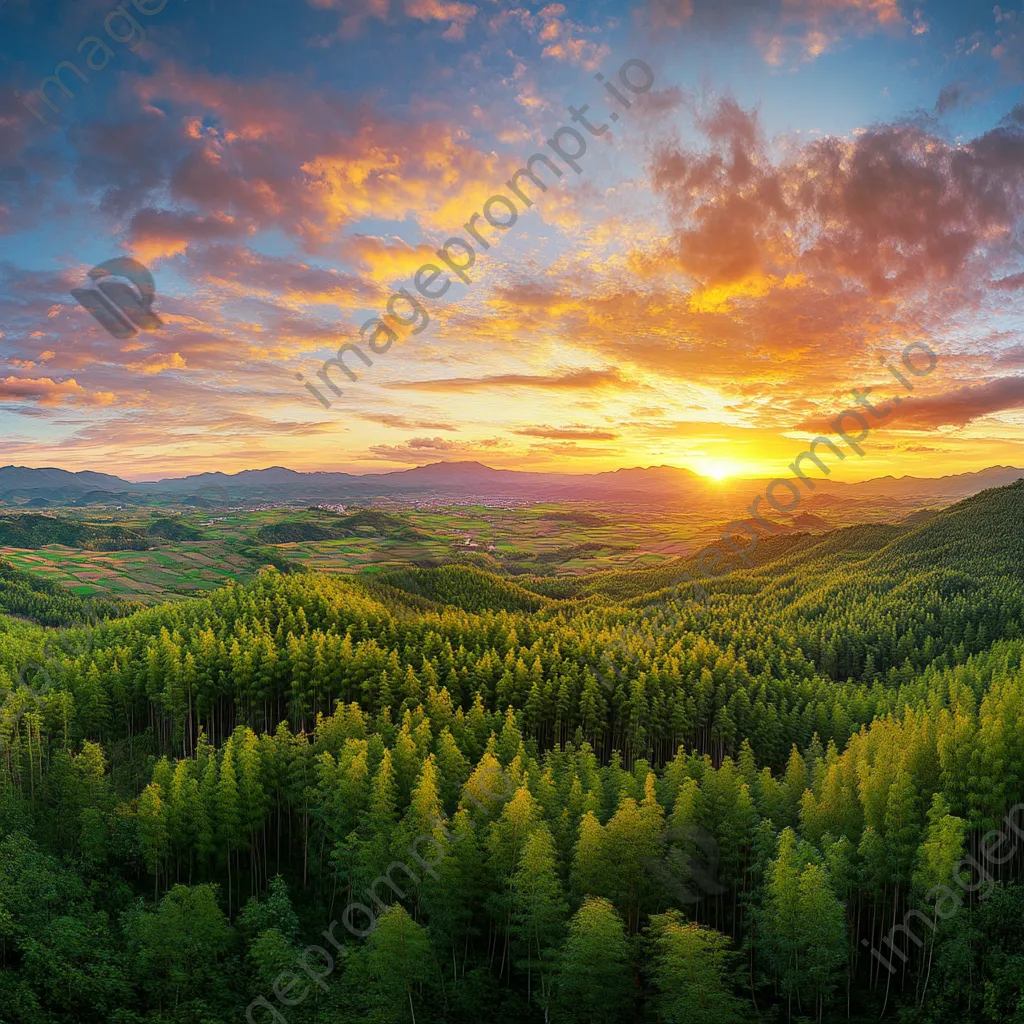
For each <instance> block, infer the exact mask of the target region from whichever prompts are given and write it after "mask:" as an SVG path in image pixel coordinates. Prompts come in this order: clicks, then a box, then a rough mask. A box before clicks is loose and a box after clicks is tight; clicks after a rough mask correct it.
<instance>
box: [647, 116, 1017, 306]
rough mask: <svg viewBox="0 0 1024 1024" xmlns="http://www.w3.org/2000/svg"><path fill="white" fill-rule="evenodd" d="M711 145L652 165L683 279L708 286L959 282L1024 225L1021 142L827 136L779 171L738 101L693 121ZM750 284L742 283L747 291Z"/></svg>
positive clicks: (900, 287)
mask: <svg viewBox="0 0 1024 1024" xmlns="http://www.w3.org/2000/svg"><path fill="white" fill-rule="evenodd" d="M696 120H697V126H698V128H699V129H700V130H701V131H702V133H703V134H704V136H705V137H706V139H707V140H708V143H709V145H708V146H707V148H705V149H704V150H698V149H696V148H694V147H682V146H679V145H677V144H671V145H667V146H661V147H660V148H657V149H656V150H655V152H654V154H653V160H652V168H651V170H652V179H653V184H654V188H655V190H656V191H657V192H658V193H660V194H661V195H663V196H664V197H665V198H666V200H667V202H668V206H669V210H670V213H671V215H672V217H673V221H674V223H675V225H676V232H675V245H676V259H677V261H678V265H679V268H680V269H681V270H682V271H683V272H684V273H686V274H687V275H689V276H690V277H691V278H693V279H694V280H695V281H697V282H699V283H700V284H701V285H703V286H705V287H708V288H714V287H737V286H743V287H749V286H750V285H749V283H750V282H751V281H752V280H753V281H758V280H760V281H767V280H771V279H774V280H775V281H785V280H787V279H792V278H793V275H803V276H804V278H805V279H806V280H809V281H815V280H817V281H820V282H822V283H824V281H825V280H827V279H831V281H832V282H833V284H839V285H842V284H844V283H846V282H850V281H856V282H858V283H859V284H860V285H862V286H863V287H865V288H867V289H868V290H869V291H870V292H871V293H872V294H873V295H875V296H876V297H883V296H887V295H893V294H898V293H901V292H907V291H911V290H916V289H920V288H922V287H927V286H931V285H939V284H941V283H943V282H948V281H951V280H952V279H953V278H954V276H956V275H959V274H961V273H962V272H963V271H964V270H965V269H967V267H968V264H969V262H970V261H971V259H972V258H973V257H976V256H978V255H980V254H981V253H982V251H983V250H984V248H985V247H986V246H987V245H988V244H989V243H990V242H991V241H992V240H993V239H997V238H1000V237H1005V236H1007V235H1008V234H1009V233H1010V232H1011V230H1012V229H1013V227H1014V225H1015V224H1016V222H1017V220H1018V218H1019V217H1021V215H1022V214H1024V132H1022V131H1021V130H1019V129H1018V128H1016V127H1014V128H1010V127H1000V128H996V129H994V130H992V131H990V132H988V133H986V134H984V135H982V136H979V137H978V138H976V139H973V140H970V141H967V142H964V143H961V144H959V145H956V144H952V143H948V142H946V141H945V140H943V139H942V138H940V137H939V136H937V135H934V134H931V133H929V132H928V131H926V130H925V129H923V128H921V127H918V126H915V125H906V124H896V125H879V126H876V127H874V128H871V129H869V130H868V131H866V132H865V133H864V134H862V135H860V136H859V137H858V138H856V139H854V140H852V141H851V140H847V139H840V138H825V139H821V140H818V141H815V142H812V143H811V144H809V145H807V146H805V147H802V148H800V149H799V150H797V151H795V152H791V153H790V154H789V155H787V156H786V157H784V158H783V159H782V160H779V161H777V162H776V161H773V160H772V158H771V155H770V153H769V150H768V146H767V143H766V141H765V139H764V138H763V135H762V132H761V129H760V125H759V123H758V119H757V117H756V115H755V114H754V113H752V112H748V111H744V110H742V109H741V108H740V107H739V105H738V104H737V103H736V102H735V101H734V100H731V99H723V100H721V101H719V102H718V103H717V104H716V105H715V106H713V107H712V108H711V109H710V110H709V111H707V112H701V113H698V115H697V119H696ZM744 282H746V284H744Z"/></svg>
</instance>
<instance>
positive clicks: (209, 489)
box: [0, 462, 1024, 508]
mask: <svg viewBox="0 0 1024 1024" xmlns="http://www.w3.org/2000/svg"><path fill="white" fill-rule="evenodd" d="M1022 477H1024V470H1022V469H1016V468H1013V467H1010V466H992V467H989V468H988V469H983V470H980V471H978V472H973V473H960V474H956V475H951V476H943V477H938V478H923V477H910V476H905V477H899V478H897V477H892V476H885V477H878V478H876V479H872V480H864V481H858V482H856V483H843V482H838V481H831V480H828V479H814V480H813V481H812V482H813V483H814V490H813V494H812V495H811V499H810V504H811V505H812V506H814V507H821V508H825V507H828V506H829V505H834V504H835V503H836V502H838V501H843V500H853V501H859V500H865V499H867V500H870V499H872V498H881V499H885V500H887V501H894V502H901V501H911V502H921V503H943V502H949V501H956V500H959V499H962V498H965V497H969V496H970V495H973V494H976V493H978V492H979V491H982V490H985V489H986V488H990V487H1000V486H1003V485H1005V484H1009V483H1013V482H1014V481H1016V480H1018V479H1020V478H1022ZM768 483H769V480H768V479H763V480H758V479H751V478H742V479H733V480H728V481H724V482H715V481H712V480H709V479H707V478H705V477H701V476H698V475H697V474H695V473H692V472H690V471H689V470H686V469H678V468H675V467H672V466H651V467H648V468H640V467H637V468H631V469H618V470H614V471H611V472H603V473H586V474H569V473H541V472H524V471H520V470H511V469H494V468H493V467H491V466H485V465H483V464H482V463H479V462H436V463H432V464H430V465H426V466H417V467H416V468H414V469H408V470H398V471H392V472H388V473H367V474H364V475H357V474H352V473H328V472H315V473H300V472H297V471H296V470H292V469H285V468H283V467H280V466H273V467H270V468H268V469H249V470H243V471H242V472H240V473H233V474H227V473H201V474H197V475H192V476H186V477H169V478H166V479H162V480H156V481H144V482H129V481H127V480H124V479H122V478H120V477H117V476H112V475H110V474H107V473H96V472H92V471H90V470H84V471H81V472H70V471H68V470H63V469H57V468H52V467H51V468H42V469H31V468H27V467H24V466H4V467H2V468H0V502H3V503H5V504H8V505H21V504H31V505H33V506H36V507H40V506H44V505H50V504H60V505H86V504H126V503H143V504H145V503H148V502H151V501H161V500H176V501H180V502H182V503H185V504H197V505H204V506H214V505H218V504H222V503H224V501H225V499H226V500H227V501H249V502H251V501H286V502H287V501H294V502H303V503H306V502H346V501H363V500H367V499H372V498H389V497H390V498H398V499H415V500H426V499H442V500H443V499H446V498H447V499H454V500H465V499H472V500H478V501H483V502H494V501H498V502H500V501H503V500H508V499H514V500H517V501H545V502H546V501H611V502H620V501H625V502H633V503H639V504H657V505H666V504H675V503H678V502H685V501H687V500H701V501H703V502H706V503H712V504H721V505H722V506H723V507H725V506H734V505H735V503H736V502H742V501H747V500H750V499H752V498H753V497H754V496H755V495H756V494H759V493H760V494H763V493H764V489H765V487H766V486H767V484H768Z"/></svg>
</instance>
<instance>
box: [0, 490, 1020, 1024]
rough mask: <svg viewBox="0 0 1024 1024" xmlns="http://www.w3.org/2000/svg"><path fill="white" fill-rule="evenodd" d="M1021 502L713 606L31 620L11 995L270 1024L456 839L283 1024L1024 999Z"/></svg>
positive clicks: (109, 1012) (575, 596) (367, 605)
mask: <svg viewBox="0 0 1024 1024" xmlns="http://www.w3.org/2000/svg"><path fill="white" fill-rule="evenodd" d="M1022 508H1024V488H1022V487H1021V486H1020V485H1016V486H1014V487H1010V488H1004V489H1001V490H997V491H992V492H986V493H984V494H982V495H979V496H977V497H976V498H973V499H970V500H969V501H966V502H963V503H961V504H960V505H958V506H955V507H954V508H952V509H950V510H948V511H946V512H944V513H940V514H938V515H936V516H934V517H931V518H929V519H927V520H925V521H923V522H918V523H916V524H911V525H905V526H892V527H857V528H854V529H852V530H844V531H838V532H836V533H833V534H827V535H825V536H824V537H813V538H812V537H807V536H802V537H793V538H781V539H779V540H778V541H776V542H773V543H770V544H765V545H764V546H763V547H762V549H761V550H760V551H759V552H758V555H757V558H756V564H754V565H753V566H752V567H749V568H747V567H738V568H737V569H736V570H735V571H733V572H730V573H729V574H728V575H724V576H722V577H721V578H720V579H718V580H716V581H715V582H714V583H713V584H711V585H709V586H708V589H709V590H710V591H711V599H710V601H709V602H708V603H707V604H703V605H702V604H700V603H697V602H694V601H692V600H690V599H689V597H690V595H688V594H687V593H686V590H685V588H674V589H669V588H671V587H672V584H673V583H675V582H676V580H677V579H678V578H679V575H680V570H681V569H682V568H685V566H683V565H681V566H676V567H673V566H668V567H662V568H660V569H657V570H651V571H648V572H632V573H618V574H616V573H605V574H599V575H597V576H594V577H581V578H578V579H576V580H570V581H565V580H561V579H554V580H552V579H550V578H546V579H531V578H525V577H522V576H519V577H516V578H515V579H514V580H510V579H508V578H504V577H499V576H495V575H492V574H489V573H486V572H482V571H480V570H478V569H475V568H473V567H471V566H466V565H443V566H436V567H433V568H421V569H412V570H408V571H406V572H403V573H396V574H393V575H392V576H389V577H383V578H381V577H378V578H374V579H372V580H371V579H367V580H358V579H352V578H347V579H342V578H339V577H337V576H329V575H321V574H313V573H308V572H295V573H291V574H289V573H287V572H279V571H275V570H268V571H266V572H264V573H263V574H261V575H260V576H259V577H258V578H257V579H256V580H255V581H254V582H253V583H251V584H249V585H246V586H229V587H227V588H225V589H224V590H221V591H218V592H216V593H214V594H213V595H211V596H209V597H205V598H196V599H190V600H187V601H182V602H180V603H176V604H168V605H162V606H159V607H156V608H154V609H151V610H147V611H136V612H133V613H131V614H120V615H119V614H117V610H116V609H114V610H109V614H107V616H106V617H103V618H99V617H96V616H88V615H78V614H77V613H75V612H74V610H71V611H70V612H68V613H67V615H66V617H65V619H64V620H63V621H66V622H68V623H69V624H68V625H66V626H64V627H61V628H53V627H51V628H47V629H44V628H42V627H41V626H38V625H33V624H31V623H28V622H25V621H22V620H19V619H13V618H11V619H2V620H0V623H2V627H0V628H2V630H3V632H0V637H2V641H0V672H2V675H0V693H2V694H3V702H2V706H0V746H2V756H0V786H2V789H0V846H2V849H0V957H2V961H0V1019H2V1020H4V1021H12V1022H13V1021H17V1022H22V1021H24V1022H26V1024H44V1022H45V1024H50V1022H56V1021H68V1020H76V1021H83V1022H91V1021H93V1020H95V1021H99V1020H114V1021H117V1022H118V1024H134V1022H143V1021H145V1022H151V1021H152V1022H161V1024H163V1022H167V1024H171V1022H173V1024H179V1022H180V1024H186V1022H187V1024H193V1022H194V1024H213V1022H222V1021H223V1022H227V1021H235V1020H244V1019H245V1015H246V1009H247V1007H249V1006H250V1005H251V1003H252V1000H253V999H254V997H256V996H258V995H260V994H267V993H269V992H270V991H271V990H272V989H273V987H274V985H275V979H278V978H279V977H280V976H281V972H282V971H287V970H289V969H290V968H292V967H293V965H294V963H295V958H296V956H297V955H298V953H299V952H300V951H301V950H302V948H303V947H304V945H305V944H306V943H308V942H311V941H315V936H316V935H317V934H318V933H319V932H320V931H321V930H322V929H323V928H325V927H327V926H328V924H329V923H330V922H331V921H332V920H336V919H339V918H340V917H341V915H342V912H343V911H344V909H345V908H346V907H347V906H349V905H351V904H352V902H353V901H356V900H361V899H363V898H364V895H363V894H365V893H366V891H367V889H368V888H371V889H373V887H374V880H375V879H379V877H380V876H381V875H382V874H384V873H385V872H386V870H387V869H388V867H389V865H392V864H394V863H395V862H396V861H398V862H401V861H402V860H403V858H404V857H405V856H406V855H405V853H404V851H407V850H408V849H409V847H410V844H411V843H412V842H413V841H414V840H415V839H416V837H418V836H424V835H428V836H431V837H433V839H434V841H435V842H436V843H437V844H438V846H439V847H440V848H441V849H442V850H443V858H442V859H441V860H440V862H439V866H438V871H437V877H436V878H435V877H431V875H429V874H426V873H420V875H418V876H417V877H416V878H415V880H411V879H407V878H406V876H405V875H404V874H403V876H402V878H401V884H400V886H398V887H394V886H392V887H390V888H389V890H388V891H386V892H384V893H383V896H382V902H381V903H380V906H379V907H378V910H379V916H378V917H377V923H376V927H375V928H374V929H373V930H372V932H371V933H370V934H369V935H368V936H367V937H365V938H361V939H359V938H356V937H354V936H352V935H346V942H347V944H348V956H347V957H346V959H345V963H344V966H343V968H340V969H339V970H338V971H337V972H336V973H335V974H334V975H333V976H332V979H331V981H330V983H329V984H324V985H322V986H321V985H313V986H311V994H310V995H309V998H308V999H305V1000H303V1001H302V1002H301V1005H299V1004H296V1005H293V1006H289V1007H288V1008H287V1009H285V1008H284V1007H283V1006H279V1005H278V1004H275V1006H277V1008H278V1010H280V1012H281V1013H282V1014H283V1015H284V1016H285V1019H287V1020H289V1021H296V1022H300V1024H301V1022H310V1024H312V1022H328V1021H331V1022H336V1021H349V1020H352V1021H355V1020H365V1019H370V1020H379V1021H411V1020H415V1021H418V1022H421V1024H422V1022H431V1021H462V1020H467V1021H468V1020H471V1019H474V1020H475V1019H477V1018H478V1017H480V1016H489V1017H490V1018H492V1019H494V1020H496V1021H505V1020H508V1021H524V1020H537V1021H541V1020H544V1021H551V1022H557V1021H569V1022H599V1021H601V1022H603V1021H637V1022H639V1021H648V1020H650V1021H665V1022H689V1021H696V1020H700V1021H702V1022H705V1024H707V1022H718V1021H722V1022H728V1021H744V1020H751V1021H754V1020H765V1021H800V1020H807V1021H825V1020H837V1021H838V1020H847V1019H853V1020H859V1019H860V1020H867V1019H869V1018H870V1019H877V1018H878V1017H879V1016H880V1015H881V1016H883V1017H885V1018H888V1019H893V1020H895V1019H900V1020H908V1021H919V1022H935V1024H938V1022H945V1021H950V1022H952V1021H960V1020H980V1021H987V1020H991V1021H1002V1020H1013V1019H1016V1016H1015V1015H1017V1016H1019V1015H1020V1013H1021V1012H1022V1011H1019V1010H1018V1005H1024V1003H1021V999H1022V994H1024V993H1022V986H1024V964H1022V963H1021V959H1020V952H1019V950H1020V948H1021V945H1022V940H1024V913H1022V911H1024V888H1022V887H1021V885H1020V876H1021V871H1022V862H1024V857H1022V855H1021V854H1020V852H1019V851H1017V850H1016V848H1015V847H1013V848H1012V849H1011V853H1010V854H1009V855H1005V856H1003V857H1002V858H1001V859H1000V862H999V863H998V864H997V865H994V866H992V867H991V868H990V869H989V879H988V882H987V883H986V884H985V885H984V886H980V885H978V884H974V885H972V886H967V885H965V880H966V879H967V876H968V874H969V871H968V869H967V868H963V869H958V867H957V866H958V865H960V864H962V863H963V861H964V858H971V860H972V861H973V862H974V863H975V864H981V863H985V860H984V858H985V850H986V837H987V836H989V835H991V833H992V832H993V830H997V829H999V828H1001V827H1002V825H1001V823H1002V822H1003V820H1004V816H1005V815H1006V814H1007V812H1008V811H1009V810H1010V809H1011V808H1012V807H1013V806H1014V805H1015V804H1017V803H1018V802H1020V801H1022V800H1024V782H1022V780H1024V738H1022V737H1021V730H1020V725H1021V722H1022V717H1024V664H1022V662H1024V633H1022V631H1021V630H1022V624H1024V580H1022V578H1021V571H1020V566H1021V565H1022V564H1024V558H1022V556H1024V550H1022V547H1024V545H1022V542H1021V540H1020V539H1019V530H1018V524H1019V522H1020V518H1021V511H1022ZM673 572H675V573H676V576H675V578H673ZM18 585H19V587H21V590H22V592H23V591H24V586H23V584H22V583H21V582H19V584H18ZM44 599H45V595H43V597H40V598H39V600H40V601H44ZM68 600H70V599H69V598H65V597H63V596H62V597H61V601H62V602H67V601H68ZM28 603H29V602H25V601H23V604H24V605H25V607H27V606H28ZM41 607H42V606H41ZM62 607H63V605H62ZM46 611H47V614H56V613H55V612H54V610H53V609H52V608H49V607H48V606H47V608H46ZM123 611H124V612H128V611H130V610H129V609H124V610H123ZM83 623H88V624H83ZM495 773H499V774H500V775H501V777H502V778H504V779H506V780H507V781H508V785H507V787H506V789H505V790H504V791H503V793H502V794H501V795H500V796H495V795H494V794H493V793H492V792H491V791H490V790H489V789H488V788H487V787H486V786H485V785H484V780H485V779H486V778H489V777H493V775H494V774H495ZM957 878H959V881H957ZM940 887H945V888H947V889H949V890H950V891H955V892H957V893H959V895H958V897H957V902H956V905H955V907H953V908H952V910H951V911H950V912H949V913H947V914H945V915H944V916H941V917H940V916H936V915H934V914H933V913H932V910H931V909H930V908H931V906H932V904H933V903H934V893H935V892H936V890H937V889H938V888H940ZM396 888H397V891H396ZM374 891H376V890H374ZM908 914H910V915H915V914H916V917H914V918H913V920H915V921H917V922H918V927H917V928H916V930H914V929H909V928H901V927H899V925H900V922H903V921H904V920H905V919H907V915H908ZM923 919H927V921H928V922H930V923H928V925H927V926H926V927H922V926H920V922H921V921H922V920H923ZM879 950H881V951H883V953H884V956H881V955H876V954H877V952H878V951H879ZM126 1007H130V1009H126ZM260 1013H261V1014H264V1015H265V1019H268V1020H270V1019H273V1017H272V1015H271V1014H270V1013H269V1012H266V1011H264V1010H261V1011H260ZM256 1019H263V1018H261V1017H260V1016H259V1015H258V1016H257V1018H256Z"/></svg>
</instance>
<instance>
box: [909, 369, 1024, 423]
mask: <svg viewBox="0 0 1024 1024" xmlns="http://www.w3.org/2000/svg"><path fill="white" fill-rule="evenodd" d="M1022 407H1024V377H1000V378H996V379H995V380H989V381H985V382H984V383H983V384H968V385H965V386H964V387H961V388H957V389H955V390H953V391H947V392H945V393H943V394H938V395H933V396H930V397H928V398H904V400H903V404H902V405H901V406H900V408H899V411H898V413H897V414H896V415H895V416H894V417H893V419H894V420H896V425H897V426H898V427H919V428H922V429H930V428H935V427H964V426H966V425H967V424H968V423H970V422H971V421H972V420H976V419H980V418H981V417H982V416H990V415H992V414H994V413H999V412H1005V411H1008V410H1010V409H1020V408H1022Z"/></svg>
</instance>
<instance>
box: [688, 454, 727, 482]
mask: <svg viewBox="0 0 1024 1024" xmlns="http://www.w3.org/2000/svg"><path fill="white" fill-rule="evenodd" d="M692 468H693V470H694V472H696V473H700V475H701V476H706V477H709V478H710V479H711V480H728V479H729V477H731V476H735V475H736V474H737V473H738V472H739V465H738V464H737V463H735V462H733V461H732V460H731V459H695V460H694V464H693V467H692Z"/></svg>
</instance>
